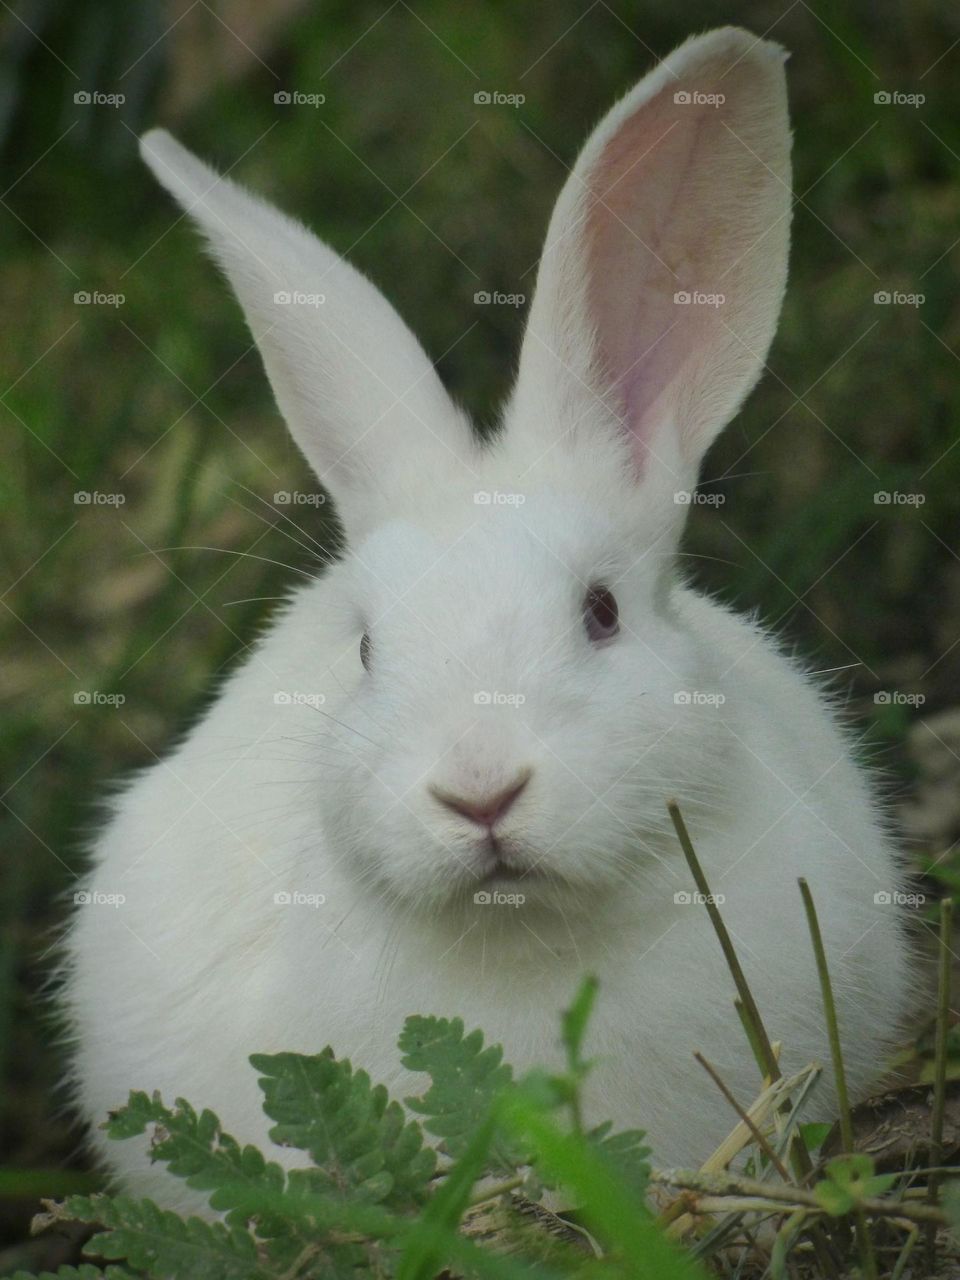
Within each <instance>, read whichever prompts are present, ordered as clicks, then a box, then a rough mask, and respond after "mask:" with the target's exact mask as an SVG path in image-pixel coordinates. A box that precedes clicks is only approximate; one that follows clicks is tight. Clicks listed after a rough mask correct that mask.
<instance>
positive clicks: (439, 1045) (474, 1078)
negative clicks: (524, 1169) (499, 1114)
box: [399, 1015, 527, 1171]
mask: <svg viewBox="0 0 960 1280" xmlns="http://www.w3.org/2000/svg"><path fill="white" fill-rule="evenodd" d="M399 1045H400V1051H401V1052H402V1054H403V1055H404V1056H403V1059H402V1061H403V1065H404V1066H405V1067H407V1068H408V1069H409V1070H410V1071H424V1072H426V1073H427V1075H429V1076H430V1079H431V1084H430V1087H429V1089H427V1091H426V1093H424V1094H421V1095H420V1096H419V1097H412V1098H407V1099H406V1103H407V1106H408V1107H409V1108H410V1109H411V1110H412V1111H416V1112H418V1113H419V1114H420V1115H423V1116H426V1117H427V1119H426V1120H425V1121H424V1128H425V1129H426V1130H427V1132H428V1133H432V1134H434V1135H435V1136H436V1137H438V1138H442V1139H443V1148H444V1150H445V1151H447V1152H448V1153H449V1154H450V1155H452V1156H460V1155H462V1154H463V1153H464V1152H465V1151H466V1149H467V1147H468V1145H469V1143H470V1139H471V1138H472V1136H473V1134H474V1133H475V1132H476V1131H477V1129H478V1128H479V1127H480V1125H482V1124H483V1123H484V1121H485V1120H486V1118H487V1116H488V1115H489V1114H490V1108H491V1105H492V1103H493V1101H494V1099H495V1098H497V1097H498V1096H499V1095H500V1094H501V1093H502V1092H503V1090H504V1089H505V1088H507V1086H508V1085H510V1084H511V1082H512V1081H513V1068H512V1067H510V1066H509V1065H508V1064H507V1063H505V1062H504V1061H503V1050H502V1049H501V1047H500V1046H499V1045H489V1046H488V1047H486V1048H484V1044H483V1032H482V1031H471V1032H470V1034H469V1035H464V1031H463V1021H462V1019H460V1018H432V1017H431V1018H425V1017H420V1016H419V1015H418V1016H415V1017H411V1018H407V1020H406V1022H405V1023H404V1026H403V1032H402V1033H401V1035H400V1040H399ZM525 1163H527V1153H526V1152H525V1150H524V1148H523V1145H522V1144H520V1143H517V1142H516V1140H510V1139H508V1138H505V1137H503V1136H502V1135H500V1134H497V1135H495V1137H494V1139H493V1142H492V1143H491V1147H490V1168H491V1169H496V1170H498V1171H513V1170H514V1169H516V1167H517V1165H520V1164H525Z"/></svg>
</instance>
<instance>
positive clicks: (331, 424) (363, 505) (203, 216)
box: [141, 129, 476, 539]
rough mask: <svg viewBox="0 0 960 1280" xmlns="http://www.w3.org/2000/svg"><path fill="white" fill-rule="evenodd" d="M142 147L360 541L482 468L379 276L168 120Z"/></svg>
mask: <svg viewBox="0 0 960 1280" xmlns="http://www.w3.org/2000/svg"><path fill="white" fill-rule="evenodd" d="M141 152H142V155H143V158H144V160H145V161H146V162H147V164H148V165H149V166H150V168H151V169H152V170H153V172H154V174H155V175H156V177H157V178H158V179H159V181H160V182H161V183H162V184H163V186H165V187H166V188H167V190H168V191H169V192H170V193H171V194H172V195H173V196H175V197H176V199H177V200H178V201H179V202H180V204H181V205H182V206H183V208H184V210H185V211H186V212H187V213H189V214H190V216H191V217H192V218H193V219H194V221H195V222H196V223H197V224H198V225H199V227H200V228H201V230H202V231H203V232H204V234H205V235H206V237H207V239H208V241H209V244H210V248H211V250H212V252H213V255H214V257H215V258H216V259H217V261H218V262H219V263H220V265H221V267H222V268H223V270H224V273H225V274H226V276H227V278H228V279H229V280H230V283H231V284H232V285H233V288H234V291H235V293H236V295H237V298H238V299H239V301H240V304H241V306H242V307H243V310H244V313H245V315H246V317H247V322H248V324H249V326H250V330H251V332H252V333H253V336H254V339H255V341H256V343H257V346H258V347H259V349H260V353H261V355H262V357H263V363H264V366H265V368H266V371H267V376H268V377H269V379H270V383H271V386H272V387H273V392H274V395H275V396H276V400H277V404H278V406H279V408H280V411H281V413H282V414H283V415H284V417H285V418H286V420H287V424H288V426H289V427H290V431H291V434H292V435H293V437H294V439H295V440H296V442H297V444H298V445H299V446H300V448H301V449H302V451H303V453H304V456H305V457H306V459H307V461H308V462H309V463H310V465H311V466H312V467H313V469H314V471H315V472H316V474H317V476H318V477H319V478H320V480H321V481H322V482H323V484H324V485H326V487H327V488H328V489H329V490H330V492H331V493H332V495H333V498H334V500H335V502H336V504H337V511H338V513H339V515H340V518H341V520H342V521H343V524H344V526H345V528H346V532H347V535H348V537H349V538H351V539H353V538H355V537H358V536H361V535H362V534H363V532H364V531H366V530H367V529H369V528H370V527H372V525H374V524H375V523H376V522H377V521H378V520H382V519H385V518H389V517H390V516H391V515H393V514H395V513H396V512H397V511H398V510H399V509H400V508H401V506H404V505H406V506H409V505H410V504H411V503H413V504H414V505H422V503H423V495H424V493H425V492H426V493H428V492H430V490H431V488H432V487H434V486H437V485H441V484H443V483H445V482H446V480H447V478H448V475H449V474H452V475H454V476H457V477H459V476H460V475H461V474H462V473H463V472H464V471H466V472H467V474H471V473H472V470H473V463H474V462H475V453H476V444H475V441H474V438H473V435H472V433H471V430H470V428H469V425H468V423H467V421H466V419H465V418H464V416H463V414H462V413H461V412H460V411H459V409H458V408H457V407H456V405H454V403H453V402H452V401H451V399H450V397H449V396H448V395H447V393H446V391H445V390H444V389H443V386H442V385H441V383H440V379H439V377H438V376H437V373H436V370H435V369H434V367H433V365H432V364H431V362H430V360H429V359H428V358H427V356H426V354H425V353H424V351H423V349H422V348H421V346H420V344H419V343H418V342H417V340H416V338H415V337H414V336H413V334H412V333H411V332H410V330H409V329H408V328H407V326H406V325H405V324H404V323H403V321H402V320H401V319H400V317H399V316H398V315H397V313H396V312H395V311H394V309H393V308H392V307H391V306H390V304H389V303H388V302H387V301H386V299H385V298H384V297H383V295H382V294H381V293H380V292H379V290H378V289H376V288H374V286H373V285H372V284H371V283H370V281H369V280H367V279H366V278H365V277H364V276H362V275H361V274H360V272H359V271H357V270H355V269H354V268H353V267H351V266H350V264H349V263H347V262H345V261H344V260H343V258H341V257H339V256H338V255H337V254H336V253H334V252H333V250H332V249H330V248H328V246H327V245H325V244H323V243H322V242H321V241H320V240H318V239H317V238H316V236H314V235H311V234H310V232H309V231H307V230H306V228H304V227H302V226H301V225H300V224H299V223H297V222H294V220H293V219H292V218H288V217H286V216H285V215H284V214H282V213H280V212H279V210H277V209H274V208H272V207H271V206H270V205H268V204H267V203H266V202H265V201H263V200H260V199H258V198H257V197H256V196H254V195H251V194H250V193H249V192H247V191H244V190H242V189H241V188H240V187H238V186H236V185H235V184H234V183H233V182H231V181H230V180H229V179H228V178H226V177H221V176H220V174H218V173H216V172H215V171H214V170H213V169H211V168H210V167H209V166H208V165H205V164H204V163H203V162H202V161H200V160H198V159H197V157H196V156H194V155H191V154H190V152H189V151H187V150H186V148H184V147H182V146H180V144H179V143H178V142H177V141H175V139H173V138H171V137H170V135H169V134H168V133H166V132H164V131H163V130H161V129H156V130H153V131H152V132H150V133H148V134H147V135H146V136H145V137H144V138H143V139H142V140H141Z"/></svg>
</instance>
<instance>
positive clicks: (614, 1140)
mask: <svg viewBox="0 0 960 1280" xmlns="http://www.w3.org/2000/svg"><path fill="white" fill-rule="evenodd" d="M611 1128H612V1126H611V1124H610V1123H609V1122H607V1123H606V1124H601V1125H598V1126H597V1127H596V1128H595V1129H591V1130H590V1132H589V1133H588V1134H587V1135H586V1139H587V1141H588V1142H589V1143H590V1145H591V1146H592V1148H593V1149H594V1151H596V1153H597V1155H598V1156H599V1157H600V1159H601V1160H602V1161H603V1162H604V1163H605V1164H606V1166H607V1167H608V1168H609V1169H610V1171H611V1172H612V1173H613V1175H614V1177H616V1178H617V1179H618V1180H619V1181H620V1182H621V1183H622V1185H623V1186H624V1187H626V1188H627V1189H628V1190H629V1191H630V1192H632V1194H633V1195H634V1196H635V1197H636V1199H637V1202H638V1203H640V1202H642V1201H643V1199H644V1197H645V1196H646V1194H647V1188H648V1185H649V1182H650V1161H649V1160H648V1156H649V1155H650V1148H649V1147H648V1146H647V1145H646V1143H645V1142H644V1138H645V1137H646V1134H645V1133H643V1131H642V1130H641V1129H624V1130H623V1131H622V1132H621V1133H612V1134H611V1133H610V1129H611ZM608 1135H609V1136H608Z"/></svg>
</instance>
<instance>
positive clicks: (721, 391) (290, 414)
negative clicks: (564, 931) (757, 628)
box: [142, 29, 790, 905]
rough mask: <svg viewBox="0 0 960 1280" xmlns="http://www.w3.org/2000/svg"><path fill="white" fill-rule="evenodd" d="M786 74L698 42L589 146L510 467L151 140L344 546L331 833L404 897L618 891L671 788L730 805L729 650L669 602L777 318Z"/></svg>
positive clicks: (312, 254)
mask: <svg viewBox="0 0 960 1280" xmlns="http://www.w3.org/2000/svg"><path fill="white" fill-rule="evenodd" d="M783 61H784V54H783V52H782V51H781V50H780V49H779V48H778V47H776V46H773V45H771V44H769V43H765V42H763V41H759V40H756V39H755V38H754V37H753V36H750V35H748V34H747V33H746V32H743V31H739V30H735V29H724V30H721V31H716V32H713V33H711V34H709V35H707V36H704V37H700V38H696V39H693V40H691V41H688V42H687V44H685V45H684V46H682V47H681V48H680V49H678V50H677V51H676V52H675V53H673V54H672V55H671V56H670V57H669V58H667V59H666V60H665V61H663V62H661V63H660V64H659V65H658V66H657V67H656V69H655V70H654V71H652V72H651V73H650V74H649V75H648V76H646V77H645V78H644V79H643V80H642V81H641V82H640V83H639V84H638V85H637V86H636V87H635V88H634V89H633V90H632V91H631V92H630V93H628V94H627V95H626V97H625V98H623V99H622V101H621V102H620V103H618V104H617V105H616V106H615V107H614V108H613V110H612V111H610V112H609V114H608V115H607V116H606V118H605V119H604V120H603V121H602V122H601V123H600V125H599V126H598V127H597V128H596V130H595V131H594V132H593V134H592V135H591V136H590V138H589V140H588V141H587V143H586V146H585V147H584V149H583V150H582V152H581V154H580V156H579V159H578V160H577V162H576V164H575V166H574V167H573V169H572V170H571V172H570V175H569V177H568V179H567V181H566V183H565V185H564V187H563V189H562V191H561V193H560V197H559V200H558V202H557V205H556V208H555V211H554V214H553V217H552V219H551V222H550V225H549V230H548V233H547V239H546V244H545V247H544V251H543V255H542V259H541V262H540V268H539V275H538V280H537V287H536V293H535V296H534V299H533V302H532V305H531V309H530V314H529V320H528V324H527V329H526V333H525V337H524V340H523V346H522V351H521V356H520V363H519V372H518V376H517V380H516V385H515V387H514V390H513V393H512V395H511V397H510V399H509V401H508V403H507V405H506V407H505V410H504V413H503V420H502V425H501V429H500V431H499V434H498V435H497V436H496V438H495V439H494V440H492V441H491V442H490V443H488V444H481V443H480V442H479V441H478V439H477V438H476V437H475V436H474V434H473V432H472V430H471V428H470V426H469V423H468V422H467V420H466V419H465V417H464V415H463V414H462V413H461V411H460V410H459V409H458V408H457V407H456V405H455V404H454V403H453V402H452V400H451V399H450V398H449V396H448V395H447V393H446V392H445V390H444V389H443V387H442V386H441V383H440V381H439V379H438V377H437V375H436V372H435V370H434V368H433V366H432V365H431V363H430V361H429V359H428V358H427V357H426V355H425V354H424V352H423V351H422V349H421V348H420V346H419V345H418V343H417V341H416V340H415V338H414V337H413V336H412V334H411V333H410V331H409V330H408V329H407V328H406V326H405V325H404V324H403V322H402V321H401V320H400V318H399V317H398V316H397V314H396V313H395V312H394V311H393V309H392V308H391V307H390V306H389V305H388V304H387V302H386V301H385V300H384V299H383V297H382V296H381V295H380V294H379V292H378V291H377V290H376V289H375V288H374V287H373V286H372V285H371V284H370V283H369V282H368V281H367V280H366V279H365V278H364V277H363V276H362V275H360V274H359V273H358V272H357V271H356V270H354V269H353V268H352V267H351V266H349V265H348V264H347V263H346V262H344V261H343V260H342V259H341V258H339V257H338V256H337V255H336V254H334V253H333V252H332V251H331V250H330V249H328V248H327V247H325V246H324V245H323V244H321V243H320V242H319V241H318V240H316V239H315V238H314V237H313V236H312V235H311V234H310V233H309V232H308V231H306V230H305V229H304V228H303V227H302V226H300V225H298V224H297V223H295V222H293V221H292V220H290V219H289V218H286V217H284V216H283V215H281V214H280V213H278V212H276V211H274V210H273V209H272V208H270V207H268V206H267V205H266V204H264V203H263V202H261V201H260V200H258V199H257V198H255V197H253V196H252V195H249V194H247V193H245V192H244V191H242V190H240V189H239V188H237V187H236V186H234V185H233V184H232V183H231V182H230V181H229V180H227V179H226V178H222V177H219V176H218V175H217V174H216V173H215V172H213V171H212V170H211V169H209V168H207V167H206V166H205V165H203V164H202V163H201V162H199V161H198V160H196V159H195V158H194V157H193V156H191V155H190V154H189V153H188V152H186V151H185V150H184V149H183V148H182V147H180V146H179V144H177V143H176V142H175V141H174V140H173V139H172V138H171V137H169V135H167V134H164V133H161V132H154V133H150V134H148V135H146V137H145V138H144V140H143V144H142V149H143V155H144V158H145V159H146V161H147V163H148V164H149V165H150V167H151V168H152V169H153V171H154V173H155V174H156V176H157V177H158V178H159V180H160V181H161V183H163V185H164V186H166V187H167V188H168V189H169V190H170V191H171V192H172V194H173V195H174V196H175V197H176V198H177V199H178V200H179V201H180V202H181V203H182V204H183V206H184V208H185V209H186V210H187V211H188V212H189V213H190V214H191V216H192V217H193V218H194V219H195V220H196V221H197V222H198V223H199V225H200V227H201V228H202V230H203V231H204V232H205V234H206V236H207V238H208V240H209V243H210V246H211V249H212V252H213V254H214V255H215V257H216V259H217V260H218V261H219V263H220V264H221V266H222V267H223V269H224V271H225V272H226V274H227V276H228V278H229V280H230V281H231V283H232V285H233V287H234V289H235V291H236V294H237V297H238V298H239V301H240V303H241V305H242V307H243V309H244V311H245V313H246V316H247V320H248V322H249V325H250V328H251V330H252V332H253V335H254V337H255V339H256V342H257V344H258V346H259V349H260V351H261V353H262V356H263V361H264V364H265V366H266V371H267V374H268V376H269V379H270V382H271V385H272V387H273V390H274V393H275V396H276V400H277V403H278V405H279V407H280V409H281V411H282V413H283V415H284V417H285V418H286V420H287V423H288V425H289V428H290V430H291V432H292V434H293V436H294V439H295V440H296V441H297V443H298V445H299V447H300V449H301V450H302V451H303V453H304V455H305V457H306V458H307V460H308V462H309V463H310V465H311V466H312V468H313V470H314V471H315V473H316V475H317V476H318V478H319V479H320V481H321V482H322V483H323V485H324V486H326V487H327V488H328V489H329V491H330V493H331V494H332V496H333V498H334V500H335V503H336V506H337V509H338V512H339V515H340V517H341V520H342V523H343V526H344V530H345V533H346V542H347V545H346V549H345V552H344V554H343V556H342V558H341V559H340V561H339V562H338V563H337V564H336V565H334V566H333V568H332V569H331V570H330V572H329V573H328V574H327V575H326V576H325V578H324V580H323V589H324V590H325V591H326V592H327V595H326V596H325V601H326V606H325V607H326V617H327V625H329V627H330V629H331V635H332V636H333V637H334V642H335V643H334V652H335V653H336V660H335V662H334V664H333V667H334V670H335V674H336V677H337V688H339V689H341V690H342V694H341V696H340V699H339V702H338V705H337V706H336V708H333V709H332V712H331V714H333V713H335V718H336V721H337V723H338V724H340V725H342V726H344V727H345V729H344V732H343V734H342V735H341V739H340V742H339V745H338V749H337V750H336V751H335V752H330V751H329V750H324V751H323V753H322V756H321V755H320V754H319V753H318V762H317V771H318V776H319V775H320V774H322V778H323V782H322V784H321V786H322V804H321V808H322V815H321V821H322V823H323V825H324V827H325V828H326V829H327V830H328V832H329V833H330V835H331V837H332V839H333V841H334V845H335V849H336V851H337V854H338V856H340V857H341V858H342V859H344V860H346V861H347V862H348V863H349V864H350V865H351V866H354V867H355V868H356V869H357V872H358V874H363V875H365V876H367V877H368V879H369V881H370V883H371V885H372V884H377V885H378V886H379V887H380V889H381V890H382V891H385V892H388V893H392V894H394V895H396V896H397V897H398V898H400V897H402V898H404V899H409V900H410V901H414V900H416V901H419V902H421V903H425V904H428V905H433V904H437V903H438V902H440V901H441V900H453V899H455V898H461V899H462V900H464V901H465V902H469V901H470V900H472V897H473V895H474V894H476V893H478V892H479V893H483V892H485V891H486V889H487V888H488V887H489V886H491V885H499V886H500V887H501V888H503V887H505V886H506V887H509V886H510V885H513V886H514V887H515V888H517V889H519V890H521V891H522V892H523V894H524V895H525V897H526V899H527V902H528V903H530V902H531V900H532V899H536V898H540V899H542V901H543V902H544V903H545V904H551V903H555V902H558V901H560V900H561V899H562V897H563V895H564V894H565V893H567V892H568V891H569V890H570V889H571V888H575V889H576V891H577V893H578V894H579V895H580V897H581V899H582V895H583V893H584V892H585V891H586V892H591V891H592V892H596V893H615V892H616V891H617V887H618V886H619V885H620V884H622V882H623V880H624V877H626V876H630V877H632V878H633V879H634V880H635V879H636V878H637V877H638V876H640V877H642V876H643V875H644V874H649V875H651V876H656V875H657V861H658V859H659V858H660V857H661V856H662V851H661V849H660V846H659V838H660V835H661V834H662V832H663V829H664V817H665V810H664V801H665V799H666V798H667V797H668V796H669V795H679V796H680V797H681V798H682V799H684V801H685V802H686V803H689V804H696V803H697V802H700V801H702V802H704V803H707V802H710V801H711V800H712V801H717V800H718V799H719V797H720V793H721V791H722V788H723V782H724V780H723V774H722V752H721V751H719V750H718V749H717V748H716V740H715V736H714V735H715V732H716V731H715V728H714V725H715V724H716V717H715V715H714V716H713V717H712V718H711V715H710V714H709V712H707V711H704V710H703V709H702V708H700V707H698V706H697V705H695V704H693V705H691V704H689V703H685V702H684V698H683V693H684V691H689V690H695V689H704V688H710V687H711V682H713V683H715V680H716V676H717V673H716V672H715V671H713V669H712V661H713V659H712V651H711V637H710V635H709V634H703V633H702V632H698V630H697V628H696V627H695V626H693V625H692V624H691V623H690V621H689V619H688V617H687V615H686V614H685V612H684V610H682V609H680V608H678V607H677V605H676V602H675V599H674V594H675V593H674V591H673V587H674V584H675V582H676V579H677V574H676V563H675V552H676V547H677V542H678V538H679V536H680V532H681V528H682V525H683V521H684V517H685V515H686V513H687V511H688V508H689V503H690V495H691V493H692V492H693V491H694V489H695V487H696V483H697V475H698V470H699V467H700V463H701V460H702V458H703V455H704V453H705V451H706V450H707V448H708V446H709V445H710V443H711V441H712V440H713V438H714V437H715V436H716V434H717V433H718V432H719V431H720V430H721V428H722V427H723V426H724V425H725V424H726V423H727V422H728V421H729V419H730V418H731V417H732V415H733V414H734V413H735V411H736V410H737V408H738V406H739V405H740V403H741V401H742V400H743V398H744V397H745V396H746V394H747V393H748V392H749V390H750V389H751V387H752V385H753V384H754V382H755V380H756V378H757V377H758V375H759V373H760V371H761V369H762V367H763V361H764V358H765V354H766V351H767V348H768V346H769V343H770V341H771V339H772V336H773V333H774V329H775V325H776V321H777V316H778V312H779V309H780V304H781V299H782V294H783V289H784V283H785V277H786V263H787V245H788V226H789V213H790V190H789V185H790V179H789V144H790V140H789V128H788V122H787V111H786V92H785V80H784V74H783ZM309 643H310V637H309V636H306V637H304V638H303V644H304V645H305V646H309ZM325 652H326V651H325ZM328 705H329V704H328ZM347 730H349V731H347Z"/></svg>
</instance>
